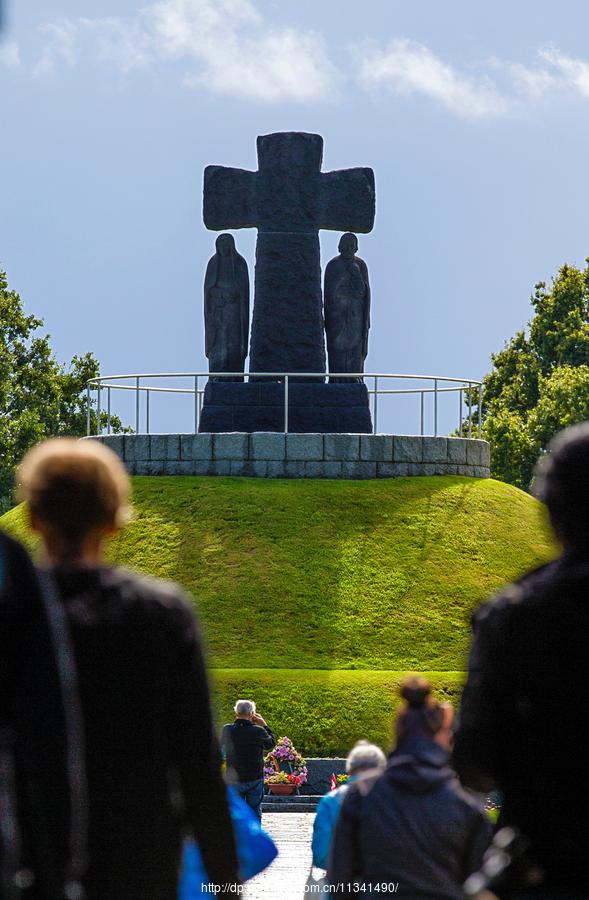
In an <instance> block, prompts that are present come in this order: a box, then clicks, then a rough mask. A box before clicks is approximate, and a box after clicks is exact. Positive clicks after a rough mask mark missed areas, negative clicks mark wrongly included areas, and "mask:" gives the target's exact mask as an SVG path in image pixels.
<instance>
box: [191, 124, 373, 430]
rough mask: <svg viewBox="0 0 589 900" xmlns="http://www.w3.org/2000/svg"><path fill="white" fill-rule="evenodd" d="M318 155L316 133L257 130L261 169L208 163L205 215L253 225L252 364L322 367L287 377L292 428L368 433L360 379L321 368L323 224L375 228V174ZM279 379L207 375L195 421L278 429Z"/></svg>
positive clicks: (253, 368)
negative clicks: (327, 163)
mask: <svg viewBox="0 0 589 900" xmlns="http://www.w3.org/2000/svg"><path fill="white" fill-rule="evenodd" d="M322 157H323V138H322V137H321V136H320V135H318V134H305V133H299V132H284V133H279V134H267V135H263V136H262V137H259V138H258V164H259V168H258V171H257V172H249V171H246V170H244V169H233V168H226V167H225V166H207V168H206V169H205V173H204V196H203V219H204V223H205V225H206V227H207V228H209V229H211V230H213V231H222V230H224V229H227V228H230V229H237V228H257V229H258V242H257V247H256V271H255V295H254V312H253V320H252V329H251V343H250V363H249V371H250V372H254V373H260V372H276V373H281V372H291V373H296V372H310V373H317V375H318V376H319V377H318V378H317V379H316V380H315V381H314V382H312V381H310V379H305V378H298V379H297V378H296V376H295V377H293V378H291V379H290V382H289V393H288V398H289V402H288V413H289V414H288V428H289V431H295V432H323V433H329V432H335V433H340V432H370V431H371V430H372V423H371V418H370V411H369V404H368V392H367V390H366V386H365V385H364V384H363V383H361V382H356V383H350V382H346V381H345V380H343V381H342V383H341V384H334V383H330V384H326V383H325V379H324V377H323V374H324V373H325V368H326V367H325V335H324V320H323V303H322V296H321V259H320V251H319V230H320V229H322V228H323V229H330V230H334V231H346V232H369V231H371V230H372V227H373V224H374V210H375V188H374V173H373V171H372V169H367V168H356V169H341V170H339V171H335V172H322V171H321V162H322ZM224 371H228V370H224ZM345 371H347V370H345ZM277 381H280V379H278V378H276V379H274V380H272V379H255V378H254V379H250V380H249V381H248V382H244V383H239V384H237V383H231V381H230V379H229V378H228V379H223V378H220V379H219V380H212V381H211V380H210V381H209V382H208V384H207V386H206V388H205V395H204V404H203V410H202V415H201V417H200V425H199V430H200V431H203V432H218V431H249V432H253V431H282V430H283V429H284V425H285V418H286V417H285V390H284V386H283V384H282V383H276V382H277Z"/></svg>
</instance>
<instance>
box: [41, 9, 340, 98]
mask: <svg viewBox="0 0 589 900" xmlns="http://www.w3.org/2000/svg"><path fill="white" fill-rule="evenodd" d="M44 33H45V34H46V35H48V41H47V42H46V45H45V47H44V49H43V53H42V55H41V58H40V59H39V61H38V63H37V65H36V66H35V74H37V75H39V74H51V73H53V72H54V71H55V69H56V67H57V66H58V65H59V64H60V63H62V64H65V65H68V66H72V65H75V64H76V63H77V62H78V61H80V60H81V59H82V58H84V59H86V58H91V59H93V60H94V61H95V62H98V63H106V64H108V65H111V66H113V67H114V68H115V69H117V70H118V71H119V72H122V73H124V74H126V73H128V72H129V71H131V70H132V69H136V68H139V67H145V66H148V65H151V66H153V65H156V64H158V63H160V64H161V63H163V62H176V63H180V64H184V66H185V69H184V72H183V78H182V80H183V82H184V83H185V84H187V85H189V86H193V87H200V88H203V87H204V88H206V89H208V90H210V91H212V92H214V93H221V94H230V95H233V96H239V97H243V98H246V99H252V100H257V101H262V102H275V101H286V100H293V101H301V102H304V101H314V100H320V99H323V98H324V97H328V96H329V95H330V94H331V93H333V91H334V90H335V87H336V85H337V82H338V81H339V79H340V74H339V72H338V71H337V70H336V68H335V67H334V66H333V65H332V64H331V62H330V60H329V54H328V51H327V48H326V46H325V44H324V42H323V40H322V38H321V37H320V36H319V35H317V34H315V33H314V32H312V31H300V30H298V29H295V28H272V27H270V26H269V25H268V23H267V22H266V21H265V20H264V19H263V18H262V16H261V15H260V13H259V12H258V10H257V9H256V7H255V6H254V5H253V3H252V2H250V0H158V2H155V3H152V4H151V5H149V6H147V7H144V9H143V10H142V11H141V12H140V13H139V14H138V16H137V17H136V18H134V19H118V18H102V19H87V18H78V19H75V20H67V21H65V22H62V23H59V24H55V25H46V26H44ZM82 48H84V51H82Z"/></svg>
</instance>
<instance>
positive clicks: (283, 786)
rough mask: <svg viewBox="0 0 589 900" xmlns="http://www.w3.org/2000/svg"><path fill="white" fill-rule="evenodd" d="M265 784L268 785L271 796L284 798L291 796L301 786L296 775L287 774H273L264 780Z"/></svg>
mask: <svg viewBox="0 0 589 900" xmlns="http://www.w3.org/2000/svg"><path fill="white" fill-rule="evenodd" d="M265 783H266V784H267V785H268V788H269V790H270V793H271V794H279V795H283V796H284V795H288V794H293V793H294V791H295V790H296V789H297V788H298V786H299V785H300V784H301V779H300V778H299V776H298V775H289V774H288V773H287V772H275V773H274V775H269V776H268V777H267V778H266V780H265Z"/></svg>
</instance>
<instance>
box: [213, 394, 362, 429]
mask: <svg viewBox="0 0 589 900" xmlns="http://www.w3.org/2000/svg"><path fill="white" fill-rule="evenodd" d="M198 430H199V431H200V432H205V433H207V432H215V433H216V432H227V431H241V432H250V433H251V432H255V431H284V382H268V381H250V382H247V383H235V382H227V381H209V383H208V384H207V386H206V388H205V393H204V402H203V407H202V413H201V416H200V423H199V429H198ZM288 430H289V432H292V433H296V434H301V433H303V434H304V433H314V434H337V433H340V434H342V433H343V434H350V433H352V434H371V433H372V418H371V415H370V407H369V403H368V390H367V388H366V385H365V384H359V383H351V384H317V383H309V382H306V383H304V382H294V383H292V382H291V383H289V386H288Z"/></svg>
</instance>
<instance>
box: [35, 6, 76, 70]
mask: <svg viewBox="0 0 589 900" xmlns="http://www.w3.org/2000/svg"><path fill="white" fill-rule="evenodd" d="M41 32H42V34H44V35H45V36H46V42H45V45H44V47H43V51H42V53H41V56H40V57H39V60H38V61H37V63H36V65H35V66H34V68H33V75H35V76H43V75H53V74H54V73H55V70H56V69H57V67H58V66H59V65H66V66H68V67H70V68H71V67H72V66H74V65H75V63H76V61H77V37H78V26H77V25H76V24H75V23H74V22H70V21H69V20H65V21H63V22H60V23H55V24H48V25H42V26H41Z"/></svg>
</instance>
